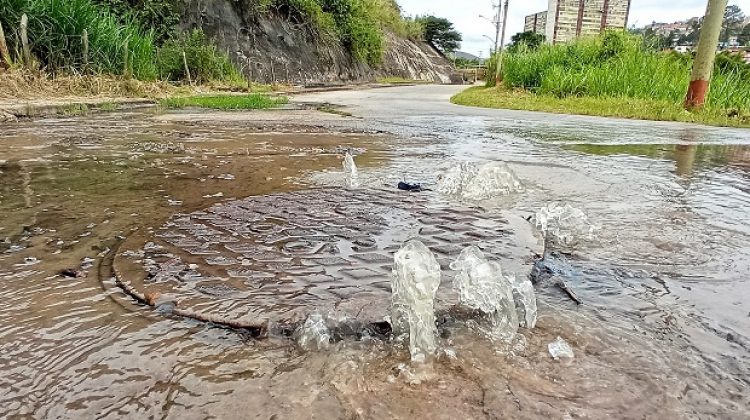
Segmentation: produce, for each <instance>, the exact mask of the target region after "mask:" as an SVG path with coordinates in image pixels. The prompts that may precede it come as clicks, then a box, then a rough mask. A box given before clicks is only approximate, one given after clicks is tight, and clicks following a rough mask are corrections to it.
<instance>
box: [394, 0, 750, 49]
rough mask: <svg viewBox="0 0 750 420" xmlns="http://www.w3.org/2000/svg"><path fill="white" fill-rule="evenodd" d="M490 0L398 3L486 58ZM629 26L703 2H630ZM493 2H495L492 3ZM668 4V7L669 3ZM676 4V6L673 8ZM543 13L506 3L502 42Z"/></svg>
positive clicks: (701, 8)
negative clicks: (442, 21)
mask: <svg viewBox="0 0 750 420" xmlns="http://www.w3.org/2000/svg"><path fill="white" fill-rule="evenodd" d="M492 1H493V0H461V1H456V0H398V2H399V4H400V5H401V7H403V9H404V12H405V13H406V14H407V15H420V14H434V15H436V16H441V17H446V18H448V19H450V20H451V21H452V22H453V23H454V24H455V25H456V28H457V29H458V30H459V31H460V32H461V33H462V34H463V36H464V42H463V45H462V47H461V50H463V51H466V52H469V53H472V54H475V55H479V52H480V51H482V52H483V53H482V56H483V57H487V53H488V51H489V50H490V49H491V48H492V46H493V43H492V42H491V41H490V40H488V39H486V38H485V37H484V36H483V35H486V36H488V37H490V38H492V39H494V36H495V35H494V33H495V32H494V29H493V25H492V24H491V23H490V22H488V21H486V20H483V19H481V18H480V17H479V15H484V16H487V17H488V18H490V19H491V18H492V16H493V10H492ZM632 1H633V3H632V9H631V16H630V22H629V25H633V24H635V25H637V26H643V25H646V24H649V23H651V22H652V21H657V22H674V21H678V20H683V19H688V18H691V17H694V16H701V15H703V14H704V12H705V11H706V4H707V0H682V1H668V0H632ZM495 2H497V0H495ZM670 3H671V4H670ZM676 4H679V5H676ZM729 4H736V5H738V6H740V7H741V8H742V9H743V10H744V11H745V14H750V0H730V1H729ZM543 10H547V0H510V7H509V13H508V30H507V35H506V39H510V37H511V35H513V34H515V33H516V32H520V31H522V30H523V19H524V16H526V15H530V14H532V13H536V12H541V11H543Z"/></svg>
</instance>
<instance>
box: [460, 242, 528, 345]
mask: <svg viewBox="0 0 750 420" xmlns="http://www.w3.org/2000/svg"><path fill="white" fill-rule="evenodd" d="M451 269H452V270H456V271H458V274H457V275H456V277H455V279H454V281H453V286H454V288H455V289H456V291H458V293H459V299H460V303H461V304H462V305H464V306H466V307H468V308H471V309H474V310H477V311H479V312H481V313H482V315H483V317H484V318H485V320H486V321H487V324H488V325H489V327H488V328H485V327H482V326H480V329H482V330H483V331H484V332H486V333H487V334H488V335H489V336H490V337H492V338H499V339H501V340H504V341H510V340H512V339H513V337H515V335H516V332H518V326H519V321H518V314H517V312H516V303H515V301H514V299H513V281H512V280H511V279H509V278H507V277H505V276H504V275H503V270H502V267H501V266H500V264H499V263H497V262H495V261H488V260H487V258H486V257H485V256H484V254H483V253H482V251H481V250H480V249H479V248H478V247H476V246H470V247H468V248H466V249H464V250H463V252H461V255H459V256H458V259H457V260H456V261H455V262H453V263H452V264H451ZM532 293H533V289H532ZM534 309H536V301H535V302H534ZM530 314H531V311H529V315H530ZM533 317H534V318H535V317H536V313H535V311H534V316H533ZM535 322H536V321H535V320H534V322H531V324H532V325H533V324H534V323H535Z"/></svg>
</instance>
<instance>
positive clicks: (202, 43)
mask: <svg viewBox="0 0 750 420" xmlns="http://www.w3.org/2000/svg"><path fill="white" fill-rule="evenodd" d="M183 52H184V53H185V58H183ZM185 59H186V60H187V65H188V69H189V70H190V77H191V78H192V80H193V81H196V82H198V83H204V82H209V81H227V82H237V81H242V80H243V79H244V78H243V76H242V74H240V72H239V71H238V70H237V68H236V67H235V66H234V65H233V64H232V62H231V61H230V60H229V57H228V56H227V55H226V54H224V53H223V52H221V51H219V50H218V48H216V45H214V44H213V43H211V42H210V40H209V39H208V38H207V37H206V35H205V34H204V33H203V31H202V30H200V29H195V30H193V31H191V32H188V33H185V34H182V35H181V36H180V37H178V38H175V39H172V40H170V41H167V42H166V43H165V44H164V45H163V46H162V47H161V48H159V52H158V54H157V68H158V72H159V77H160V78H162V79H166V80H187V74H186V73H185Z"/></svg>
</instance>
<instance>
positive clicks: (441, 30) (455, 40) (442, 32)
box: [416, 16, 463, 54]
mask: <svg viewBox="0 0 750 420" xmlns="http://www.w3.org/2000/svg"><path fill="white" fill-rule="evenodd" d="M416 21H417V23H419V24H421V25H422V27H424V40H425V41H427V42H429V43H430V44H432V45H433V46H434V47H435V48H437V49H439V50H440V51H442V52H443V53H445V54H448V53H452V52H454V51H456V50H457V49H459V48H460V47H461V41H463V37H462V36H461V33H459V32H458V31H457V30H456V29H455V28H454V27H453V23H451V21H449V20H448V19H445V18H439V17H436V16H420V17H418V18H417V19H416Z"/></svg>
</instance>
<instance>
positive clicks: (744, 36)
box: [737, 23, 750, 45]
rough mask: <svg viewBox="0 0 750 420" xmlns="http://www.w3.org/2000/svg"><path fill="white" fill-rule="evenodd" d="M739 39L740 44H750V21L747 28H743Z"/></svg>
mask: <svg viewBox="0 0 750 420" xmlns="http://www.w3.org/2000/svg"><path fill="white" fill-rule="evenodd" d="M737 39H738V40H739V42H740V45H750V23H748V24H747V25H745V29H743V30H742V32H741V33H740V35H739V36H738V37H737Z"/></svg>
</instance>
